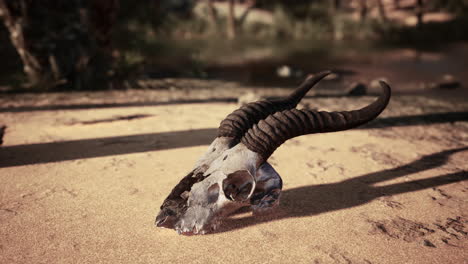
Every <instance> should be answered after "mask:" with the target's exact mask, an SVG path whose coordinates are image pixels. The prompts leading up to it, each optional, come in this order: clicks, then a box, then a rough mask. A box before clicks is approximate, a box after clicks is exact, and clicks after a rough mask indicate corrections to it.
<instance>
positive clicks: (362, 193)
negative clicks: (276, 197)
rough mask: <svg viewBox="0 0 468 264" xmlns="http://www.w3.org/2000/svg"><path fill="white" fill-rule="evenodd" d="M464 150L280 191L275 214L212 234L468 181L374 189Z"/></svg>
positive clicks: (228, 223)
mask: <svg viewBox="0 0 468 264" xmlns="http://www.w3.org/2000/svg"><path fill="white" fill-rule="evenodd" d="M467 150H468V147H463V148H457V149H451V150H447V151H442V152H438V153H434V154H431V155H427V156H424V157H422V158H421V159H418V160H416V161H414V162H411V163H408V164H406V165H403V166H399V167H396V168H393V169H387V170H382V171H378V172H373V173H369V174H364V175H361V176H359V177H355V178H352V179H348V180H344V181H341V182H337V183H331V184H321V185H310V186H304V187H298V188H293V189H289V190H284V191H283V193H282V198H281V202H280V208H278V209H279V210H276V211H275V212H272V213H271V214H268V215H262V216H248V217H244V218H235V219H233V218H228V219H226V220H225V221H224V223H223V225H221V227H220V229H219V230H217V231H216V232H215V233H223V232H229V231H232V230H236V229H241V228H246V227H249V226H253V225H257V224H262V223H267V222H270V221H276V220H281V219H286V218H297V217H308V216H314V215H318V214H322V213H327V212H332V211H336V210H341V209H348V208H352V207H355V206H360V205H363V204H366V203H369V202H371V201H372V200H374V199H377V198H379V197H383V196H389V195H395V194H402V193H407V192H413V191H418V190H423V189H427V188H431V187H436V186H441V185H445V184H450V183H455V182H461V181H464V180H467V179H468V171H466V170H464V171H458V172H453V173H448V174H444V175H439V176H436V177H431V178H426V179H420V180H414V181H409V182H404V183H397V184H391V185H386V186H380V187H375V186H373V184H375V183H378V182H384V181H388V180H391V179H396V178H399V177H404V176H407V175H409V174H413V173H417V172H422V171H426V170H430V169H434V168H438V167H441V166H443V165H444V164H446V163H447V162H448V159H449V157H450V155H452V154H455V153H457V152H463V151H467Z"/></svg>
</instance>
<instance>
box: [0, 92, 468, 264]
mask: <svg viewBox="0 0 468 264" xmlns="http://www.w3.org/2000/svg"><path fill="white" fill-rule="evenodd" d="M163 93H164V92H161V94H163ZM97 94H98V95H99V93H97ZM161 94H160V95H161ZM197 94H198V95H200V93H197ZM93 96H96V98H93ZM72 97H73V98H74V99H73V100H72V99H71V98H72ZM215 97H216V96H215ZM47 98H49V99H47ZM50 98H52V99H50ZM54 98H55V99H54ZM135 98H137V99H138V98H139V99H138V100H137V99H135ZM161 98H163V99H161ZM164 98H165V97H164V96H162V95H161V97H160V98H159V97H158V92H155V91H127V92H124V91H122V92H112V93H109V94H107V96H106V98H102V97H101V98H100V97H99V96H97V95H96V94H84V93H81V94H80V93H78V94H73V95H70V94H54V95H48V96H44V95H15V96H2V97H1V98H0V101H1V103H2V104H1V106H0V125H2V124H3V125H6V126H7V129H6V133H5V135H4V138H3V140H4V143H3V145H2V146H1V147H0V182H1V185H0V223H1V224H0V263H98V262H102V263H247V262H249V263H467V260H468V237H467V232H468V228H467V224H468V222H467V221H468V204H467V200H468V195H467V192H468V182H467V181H466V180H467V179H468V172H467V170H468V165H467V160H468V116H467V113H468V112H467V111H468V102H466V100H458V101H456V102H451V101H446V100H443V99H440V98H439V99H438V98H434V97H431V98H429V97H421V96H410V95H406V96H395V97H393V99H392V101H391V103H390V105H389V107H388V109H387V110H386V111H385V112H384V113H383V115H382V116H381V117H380V118H379V119H378V120H376V121H374V122H373V123H371V124H369V125H368V126H367V127H364V128H361V129H355V130H351V131H346V132H339V133H330V134H317V135H308V136H302V137H299V138H295V139H292V140H289V141H288V142H287V143H285V144H284V145H283V146H281V147H280V148H279V149H278V150H277V151H276V152H275V153H274V155H273V156H272V157H271V158H270V160H269V161H270V163H271V164H273V166H275V168H276V169H277V171H278V172H279V173H280V174H281V175H282V177H283V180H284V190H283V195H282V198H281V199H282V200H281V204H280V206H279V208H277V209H276V211H275V212H274V213H272V214H269V215H266V216H263V217H253V216H252V215H251V213H249V212H246V213H241V214H238V215H235V216H233V217H232V218H230V219H227V220H226V222H225V223H224V225H223V226H222V227H221V229H220V230H219V232H217V233H214V234H209V235H205V236H191V237H186V236H179V235H177V233H176V232H175V231H173V230H166V229H159V228H156V227H155V226H154V218H155V216H156V213H157V212H158V208H159V206H160V204H161V203H162V201H163V199H164V198H165V197H166V195H167V194H168V193H169V191H170V190H171V188H172V187H173V186H174V185H175V184H176V183H177V182H178V181H179V180H180V178H181V177H183V176H184V175H185V174H186V173H187V172H188V171H189V170H190V169H191V168H192V166H193V164H194V162H195V161H196V159H197V158H198V157H199V156H200V155H201V154H202V153H203V152H204V151H205V149H206V147H207V145H208V144H209V143H210V142H211V140H212V139H213V138H214V136H215V132H216V128H217V125H218V124H219V122H220V121H221V120H222V119H223V117H224V116H225V115H227V114H228V113H230V112H231V111H233V110H234V109H235V108H236V107H237V105H236V104H235V103H233V102H230V101H232V100H231V99H229V100H223V99H222V98H221V97H220V98H221V99H216V98H215V99H213V98H211V100H202V99H200V98H195V99H194V100H185V101H177V102H176V103H159V102H158V100H160V101H161V100H162V101H166V100H165V99H164ZM46 99H47V100H46ZM372 100H373V97H370V96H369V97H368V96H365V97H355V98H349V97H348V98H345V97H335V98H317V99H314V98H309V99H307V101H308V102H309V103H310V105H311V107H313V108H320V109H324V110H347V109H352V108H356V107H360V106H363V105H365V104H367V103H369V102H371V101H372ZM225 101H227V102H225ZM50 105H53V107H50Z"/></svg>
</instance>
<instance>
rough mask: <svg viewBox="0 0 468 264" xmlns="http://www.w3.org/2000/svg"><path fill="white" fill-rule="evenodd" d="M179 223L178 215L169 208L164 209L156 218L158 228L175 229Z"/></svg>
mask: <svg viewBox="0 0 468 264" xmlns="http://www.w3.org/2000/svg"><path fill="white" fill-rule="evenodd" d="M176 222H177V219H176V213H175V212H174V211H172V210H171V209H169V208H164V209H163V210H161V212H159V214H158V216H156V221H155V224H156V226H157V227H162V228H170V229H173V228H174V227H175V224H176Z"/></svg>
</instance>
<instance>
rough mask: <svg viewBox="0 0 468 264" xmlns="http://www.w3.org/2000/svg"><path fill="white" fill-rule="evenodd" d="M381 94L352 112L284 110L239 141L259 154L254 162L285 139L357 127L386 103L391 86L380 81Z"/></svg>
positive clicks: (261, 122)
mask: <svg viewBox="0 0 468 264" xmlns="http://www.w3.org/2000/svg"><path fill="white" fill-rule="evenodd" d="M380 85H381V87H382V89H383V93H382V94H381V95H380V97H379V98H378V99H377V100H376V101H375V102H373V103H372V104H370V105H368V106H366V107H364V108H361V109H359V110H353V111H342V112H316V111H309V110H297V109H292V110H284V111H281V112H276V113H274V114H272V115H269V116H268V117H267V118H266V119H264V120H260V121H259V122H258V123H257V124H255V125H253V127H252V128H250V129H249V130H248V131H247V133H245V135H244V137H242V139H241V142H242V143H243V144H244V145H245V146H247V148H249V149H250V150H252V151H254V152H257V153H259V154H260V156H261V160H259V161H258V164H262V163H263V162H265V161H266V160H267V159H268V157H270V155H271V154H272V153H273V152H274V151H275V150H276V148H278V147H279V146H280V145H281V144H283V143H284V142H285V141H286V140H288V139H290V138H293V137H297V136H301V135H306V134H312V133H324V132H334V131H341V130H346V129H350V128H354V127H357V126H359V125H362V124H365V123H367V122H369V121H371V120H372V119H374V118H376V117H377V116H378V115H379V114H380V113H381V112H382V111H383V110H384V109H385V107H386V106H387V104H388V102H389V100H390V96H391V88H390V86H389V85H388V84H386V83H385V82H383V81H380Z"/></svg>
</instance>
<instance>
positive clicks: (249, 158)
mask: <svg viewBox="0 0 468 264" xmlns="http://www.w3.org/2000/svg"><path fill="white" fill-rule="evenodd" d="M329 73H330V72H328V71H327V72H322V73H318V74H316V75H315V76H311V77H309V78H307V79H306V80H305V81H304V82H303V83H302V84H301V85H300V86H299V87H298V88H297V89H296V90H295V91H294V92H293V93H292V94H291V95H290V96H288V97H286V98H284V99H281V100H271V101H268V100H263V101H258V102H254V103H249V104H247V105H244V106H242V107H241V108H239V109H237V110H236V111H234V112H232V113H231V114H229V115H228V116H227V117H226V118H225V119H224V120H223V121H222V122H221V125H220V127H219V129H218V137H217V138H216V139H215V140H214V141H213V142H212V143H211V145H210V147H209V148H208V150H207V152H206V153H205V154H204V155H203V156H202V157H201V158H200V160H198V162H197V163H196V164H195V167H194V169H193V170H192V171H191V172H190V173H189V174H188V175H187V176H185V177H184V178H183V179H182V180H181V181H180V182H179V183H178V184H177V185H176V186H175V187H174V189H173V190H172V191H171V193H170V194H169V196H168V197H167V198H166V200H165V201H164V202H163V204H162V205H161V210H160V212H159V214H158V215H157V217H156V225H157V226H158V227H165V228H172V229H175V230H176V231H177V232H178V233H179V234H185V235H190V234H204V233H206V232H208V231H213V230H215V229H216V228H217V226H218V223H219V220H220V219H222V218H223V217H225V216H226V215H228V214H230V213H232V212H234V211H236V210H237V209H239V208H241V207H244V206H251V207H252V209H253V210H254V211H264V210H269V209H270V208H272V207H274V206H275V205H277V204H278V202H279V195H280V193H281V188H282V180H281V177H280V176H279V174H278V173H277V172H276V171H275V169H274V168H273V167H272V166H271V165H270V164H269V163H268V162H267V159H268V157H269V156H270V155H271V154H272V153H273V152H274V151H275V149H276V148H278V147H279V146H280V145H281V144H282V143H283V142H285V141H286V140H288V139H290V138H293V137H297V136H300V135H306V134H312V133H324V132H334V131H341V130H346V129H350V128H353V127H357V126H359V125H362V124H365V123H367V122H369V121H371V120H373V119H374V118H376V117H377V116H378V115H379V114H380V113H381V112H382V111H383V110H384V109H385V107H386V106H387V104H388V102H389V100H390V95H391V89H390V87H389V86H388V85H387V84H386V83H385V82H383V81H381V82H380V84H381V86H382V89H383V94H382V95H381V96H380V97H379V98H378V99H377V100H376V101H375V102H374V103H372V104H370V105H368V106H366V107H364V108H362V109H359V110H354V111H343V112H316V111H309V110H297V109H295V107H296V105H297V104H298V103H299V101H300V100H301V99H302V98H303V97H304V95H305V94H306V93H307V92H308V91H309V90H310V89H311V88H312V87H313V86H314V85H315V84H316V83H318V82H319V81H320V80H321V79H323V78H324V77H325V76H327V75H328V74H329Z"/></svg>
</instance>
